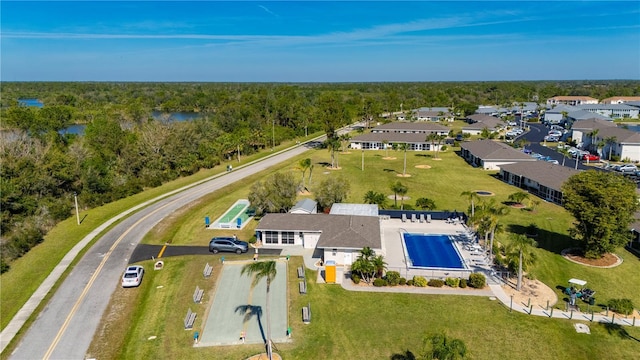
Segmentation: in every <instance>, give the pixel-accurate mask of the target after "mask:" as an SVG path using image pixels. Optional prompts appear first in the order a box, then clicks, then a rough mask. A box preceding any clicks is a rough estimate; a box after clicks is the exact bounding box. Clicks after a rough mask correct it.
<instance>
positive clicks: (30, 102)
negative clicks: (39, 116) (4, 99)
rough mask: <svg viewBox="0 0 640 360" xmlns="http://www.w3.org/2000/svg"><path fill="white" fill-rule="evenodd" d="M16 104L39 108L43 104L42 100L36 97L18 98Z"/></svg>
mask: <svg viewBox="0 0 640 360" xmlns="http://www.w3.org/2000/svg"><path fill="white" fill-rule="evenodd" d="M18 104H20V105H22V106H33V107H38V108H41V107H43V106H44V104H43V103H42V101H40V100H38V99H18Z"/></svg>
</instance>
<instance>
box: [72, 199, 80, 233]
mask: <svg viewBox="0 0 640 360" xmlns="http://www.w3.org/2000/svg"><path fill="white" fill-rule="evenodd" d="M73 200H74V202H75V204H76V220H77V221H78V225H80V211H78V193H76V192H75V191H74V192H73Z"/></svg>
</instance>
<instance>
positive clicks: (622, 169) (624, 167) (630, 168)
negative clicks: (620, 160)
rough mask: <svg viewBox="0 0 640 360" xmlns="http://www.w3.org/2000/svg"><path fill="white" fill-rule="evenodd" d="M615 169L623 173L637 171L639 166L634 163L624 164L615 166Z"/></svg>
mask: <svg viewBox="0 0 640 360" xmlns="http://www.w3.org/2000/svg"><path fill="white" fill-rule="evenodd" d="M613 170H615V171H619V172H621V173H635V172H637V171H638V167H637V166H635V165H634V164H624V165H616V166H614V167H613Z"/></svg>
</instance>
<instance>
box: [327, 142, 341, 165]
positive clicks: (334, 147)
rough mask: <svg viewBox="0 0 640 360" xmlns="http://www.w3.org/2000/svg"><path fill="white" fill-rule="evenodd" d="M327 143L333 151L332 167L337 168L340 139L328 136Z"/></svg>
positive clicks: (331, 151)
mask: <svg viewBox="0 0 640 360" xmlns="http://www.w3.org/2000/svg"><path fill="white" fill-rule="evenodd" d="M325 143H326V144H327V148H328V149H329V152H330V153H331V168H332V169H335V168H336V167H338V162H337V159H336V150H338V149H340V140H338V138H335V137H334V138H328V139H327V140H326V142H325Z"/></svg>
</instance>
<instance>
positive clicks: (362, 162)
mask: <svg viewBox="0 0 640 360" xmlns="http://www.w3.org/2000/svg"><path fill="white" fill-rule="evenodd" d="M362 171H364V148H362Z"/></svg>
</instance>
